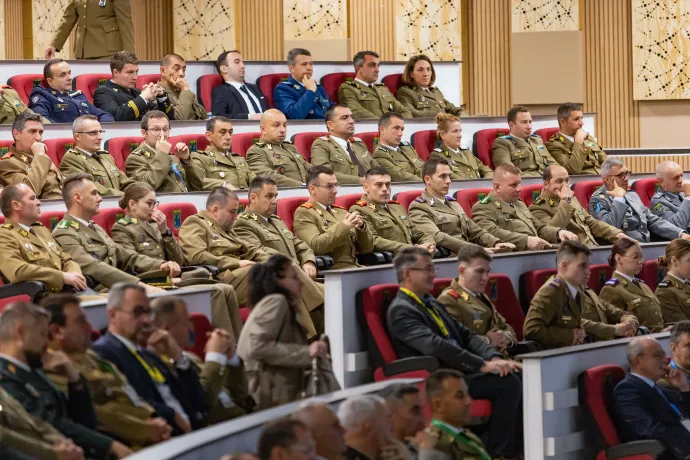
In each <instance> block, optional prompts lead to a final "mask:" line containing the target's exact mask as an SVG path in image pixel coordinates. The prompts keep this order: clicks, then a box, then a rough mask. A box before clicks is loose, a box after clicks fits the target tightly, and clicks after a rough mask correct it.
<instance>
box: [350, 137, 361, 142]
mask: <svg viewBox="0 0 690 460" xmlns="http://www.w3.org/2000/svg"><path fill="white" fill-rule="evenodd" d="M349 141H350V142H362V139H360V138H359V137H351V138H350V139H349Z"/></svg>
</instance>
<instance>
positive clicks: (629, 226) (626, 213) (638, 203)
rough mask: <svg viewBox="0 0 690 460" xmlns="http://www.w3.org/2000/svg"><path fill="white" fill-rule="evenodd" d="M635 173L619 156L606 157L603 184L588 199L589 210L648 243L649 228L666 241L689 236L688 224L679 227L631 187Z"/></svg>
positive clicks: (631, 235) (595, 216)
mask: <svg viewBox="0 0 690 460" xmlns="http://www.w3.org/2000/svg"><path fill="white" fill-rule="evenodd" d="M631 175H632V173H631V172H630V170H629V169H628V168H626V167H625V163H623V161H622V160H620V159H618V158H607V159H606V161H604V163H603V164H602V165H601V178H602V179H603V180H604V185H602V186H601V187H599V188H598V189H597V190H595V191H594V194H592V197H591V198H590V199H589V212H591V213H592V215H593V216H594V218H595V219H598V220H602V221H604V222H606V223H607V224H609V225H613V226H614V227H616V228H620V229H622V230H623V231H624V232H625V234H626V235H628V236H629V237H630V238H632V239H634V240H637V241H641V242H649V241H650V240H651V234H650V231H651V232H653V233H654V234H655V235H657V236H660V237H661V238H663V239H666V240H674V239H676V238H685V239H690V235H688V234H687V233H686V231H685V228H687V227H678V226H676V225H674V224H672V223H671V222H669V221H667V220H666V219H664V218H663V217H659V216H657V215H656V214H654V213H653V212H652V211H650V210H649V208H647V207H646V206H645V205H644V203H642V200H641V199H640V197H639V195H638V194H637V193H635V192H633V191H631V190H628V181H629V180H630V176H631Z"/></svg>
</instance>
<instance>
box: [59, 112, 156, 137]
mask: <svg viewBox="0 0 690 460" xmlns="http://www.w3.org/2000/svg"><path fill="white" fill-rule="evenodd" d="M147 115H148V114H147ZM87 121H98V117H97V116H96V115H91V114H90V113H87V114H86V115H80V116H78V117H77V118H75V119H74V121H73V122H72V135H75V134H77V133H80V132H82V130H83V129H84V124H85V122H87Z"/></svg>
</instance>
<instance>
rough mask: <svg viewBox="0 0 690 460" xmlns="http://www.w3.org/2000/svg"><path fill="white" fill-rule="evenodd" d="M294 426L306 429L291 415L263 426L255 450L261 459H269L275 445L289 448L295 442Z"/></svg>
mask: <svg viewBox="0 0 690 460" xmlns="http://www.w3.org/2000/svg"><path fill="white" fill-rule="evenodd" d="M295 428H301V429H303V430H305V431H306V430H308V428H307V426H306V425H305V424H304V423H302V422H300V421H299V420H295V419H294V418H291V417H285V418H281V419H278V420H275V421H272V422H269V423H267V424H265V425H264V426H263V429H262V430H261V435H260V436H259V442H258V445H257V450H258V454H259V458H260V459H261V460H269V459H270V458H271V452H272V451H273V448H275V447H282V448H284V449H287V448H289V447H290V446H292V445H293V444H295V443H296V442H297V434H296V433H295Z"/></svg>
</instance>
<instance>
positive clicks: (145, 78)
mask: <svg viewBox="0 0 690 460" xmlns="http://www.w3.org/2000/svg"><path fill="white" fill-rule="evenodd" d="M160 80H161V74H159V73H149V74H146V75H139V76H138V77H137V88H143V87H144V85H148V84H149V83H158V82H159V81H160Z"/></svg>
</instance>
